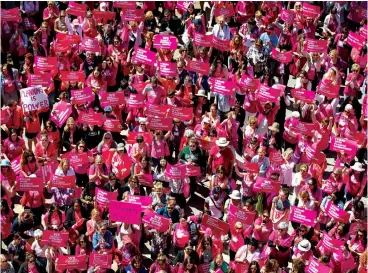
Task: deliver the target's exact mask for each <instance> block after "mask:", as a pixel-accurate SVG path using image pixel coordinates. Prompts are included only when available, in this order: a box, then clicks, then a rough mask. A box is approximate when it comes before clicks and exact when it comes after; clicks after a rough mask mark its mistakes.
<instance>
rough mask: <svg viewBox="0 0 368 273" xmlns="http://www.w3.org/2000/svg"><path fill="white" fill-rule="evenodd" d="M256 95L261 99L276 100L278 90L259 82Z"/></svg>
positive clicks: (278, 93)
mask: <svg viewBox="0 0 368 273" xmlns="http://www.w3.org/2000/svg"><path fill="white" fill-rule="evenodd" d="M257 96H258V99H259V100H261V101H270V102H278V98H279V97H280V90H277V89H275V88H272V87H269V86H267V85H264V84H261V86H260V88H259V91H258V92H257Z"/></svg>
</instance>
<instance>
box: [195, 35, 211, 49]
mask: <svg viewBox="0 0 368 273" xmlns="http://www.w3.org/2000/svg"><path fill="white" fill-rule="evenodd" d="M212 37H213V35H212V34H210V35H205V34H201V33H198V32H194V43H195V44H196V46H203V47H210V46H212Z"/></svg>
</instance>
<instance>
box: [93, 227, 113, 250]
mask: <svg viewBox="0 0 368 273" xmlns="http://www.w3.org/2000/svg"><path fill="white" fill-rule="evenodd" d="M112 245H113V236H112V234H111V232H110V231H108V230H107V224H106V223H105V222H101V223H100V224H98V231H97V232H95V233H94V234H93V236H92V249H93V251H92V252H94V253H96V252H97V253H100V254H107V253H111V248H112Z"/></svg>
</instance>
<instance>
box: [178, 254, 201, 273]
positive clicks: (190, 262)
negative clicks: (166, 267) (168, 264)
mask: <svg viewBox="0 0 368 273" xmlns="http://www.w3.org/2000/svg"><path fill="white" fill-rule="evenodd" d="M178 273H198V268H197V265H196V264H195V261H194V259H193V258H191V257H190V256H188V257H187V258H186V259H185V260H184V262H183V263H182V264H181V265H180V266H179V269H178Z"/></svg>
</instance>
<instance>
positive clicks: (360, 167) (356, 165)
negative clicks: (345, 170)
mask: <svg viewBox="0 0 368 273" xmlns="http://www.w3.org/2000/svg"><path fill="white" fill-rule="evenodd" d="M350 168H351V169H353V170H355V171H358V172H363V171H364V168H363V164H362V163H360V162H355V163H354V165H353V166H351V167H350Z"/></svg>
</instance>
